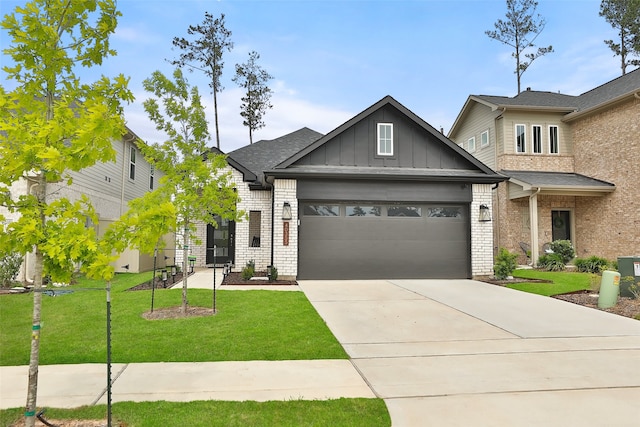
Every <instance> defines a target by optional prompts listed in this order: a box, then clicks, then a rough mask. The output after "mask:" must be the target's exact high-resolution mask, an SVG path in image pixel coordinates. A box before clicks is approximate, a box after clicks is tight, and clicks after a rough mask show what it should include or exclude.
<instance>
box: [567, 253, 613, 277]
mask: <svg viewBox="0 0 640 427" xmlns="http://www.w3.org/2000/svg"><path fill="white" fill-rule="evenodd" d="M573 263H574V264H575V266H576V268H577V269H578V271H579V272H581V273H600V272H601V271H602V270H605V269H606V268H607V266H608V265H609V261H608V260H606V259H604V258H600V257H598V256H595V255H594V256H590V257H589V258H576V259H575V261H574V262H573Z"/></svg>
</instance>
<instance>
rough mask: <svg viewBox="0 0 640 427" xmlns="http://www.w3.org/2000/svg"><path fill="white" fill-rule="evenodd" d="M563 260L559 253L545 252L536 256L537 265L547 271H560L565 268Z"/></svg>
mask: <svg viewBox="0 0 640 427" xmlns="http://www.w3.org/2000/svg"><path fill="white" fill-rule="evenodd" d="M565 266H566V265H565V262H564V260H563V258H562V256H561V255H560V254H556V253H552V254H545V255H542V256H541V257H540V258H538V267H540V268H542V269H544V270H547V271H562V270H564V269H565Z"/></svg>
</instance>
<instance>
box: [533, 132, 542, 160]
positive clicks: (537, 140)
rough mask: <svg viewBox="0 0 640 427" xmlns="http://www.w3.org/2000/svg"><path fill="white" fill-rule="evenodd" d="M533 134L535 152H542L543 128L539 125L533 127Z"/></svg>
mask: <svg viewBox="0 0 640 427" xmlns="http://www.w3.org/2000/svg"><path fill="white" fill-rule="evenodd" d="M531 131H532V134H533V152H534V153H536V154H540V153H542V128H541V127H540V126H538V125H534V126H532V127H531Z"/></svg>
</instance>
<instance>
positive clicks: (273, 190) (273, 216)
mask: <svg viewBox="0 0 640 427" xmlns="http://www.w3.org/2000/svg"><path fill="white" fill-rule="evenodd" d="M274 184H275V182H274V183H273V184H271V266H272V267H273V261H274V250H275V243H274V239H275V228H276V222H275V220H276V213H275V208H276V187H275V185H274Z"/></svg>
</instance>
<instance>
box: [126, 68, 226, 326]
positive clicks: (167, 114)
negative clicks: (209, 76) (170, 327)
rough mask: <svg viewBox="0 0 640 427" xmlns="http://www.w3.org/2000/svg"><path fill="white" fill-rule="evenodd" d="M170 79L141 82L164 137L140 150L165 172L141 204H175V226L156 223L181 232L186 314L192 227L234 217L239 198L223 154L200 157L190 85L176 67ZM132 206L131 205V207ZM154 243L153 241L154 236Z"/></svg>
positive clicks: (200, 111)
mask: <svg viewBox="0 0 640 427" xmlns="http://www.w3.org/2000/svg"><path fill="white" fill-rule="evenodd" d="M173 78H174V80H173V81H172V80H170V79H168V78H167V77H165V76H164V75H163V74H162V73H161V72H159V71H156V72H154V73H153V75H152V76H151V77H150V78H148V79H146V80H145V81H144V88H145V90H146V91H148V92H150V93H152V94H153V95H154V98H150V99H148V100H146V101H145V102H144V108H145V111H146V112H147V114H148V115H149V118H150V119H151V120H152V121H153V122H154V123H155V124H156V129H158V130H161V131H163V132H164V133H166V134H167V135H168V139H167V140H166V141H165V142H163V143H161V144H148V145H146V144H140V151H141V152H142V153H143V154H144V156H145V157H146V158H147V160H148V161H149V162H150V163H151V164H153V165H155V166H156V167H157V168H158V169H159V170H162V171H164V172H165V176H163V177H162V179H161V180H160V186H159V188H158V189H156V190H154V191H153V192H152V193H149V194H148V195H147V198H155V200H156V202H154V203H144V202H141V204H142V206H145V205H146V206H150V205H154V204H159V203H160V202H164V203H171V204H172V205H173V206H174V207H175V214H176V218H175V222H174V223H173V224H175V226H174V227H175V228H174V229H173V230H166V229H163V228H162V227H158V229H157V231H158V236H160V235H162V234H165V233H166V232H167V231H176V233H177V234H181V235H182V271H183V272H185V274H184V276H183V277H184V280H183V281H182V313H183V314H186V312H187V304H188V302H187V281H188V277H187V275H186V272H187V259H188V255H189V244H190V242H191V241H197V237H196V233H195V231H196V230H194V229H193V226H194V225H195V224H196V223H197V222H205V223H208V224H211V225H213V226H216V225H217V224H216V221H215V219H214V216H215V215H219V216H220V217H221V218H225V219H230V220H235V219H236V217H237V213H236V203H237V201H238V196H237V193H236V191H235V188H234V186H233V183H232V182H231V173H230V172H226V171H224V170H223V169H224V168H225V167H226V165H227V162H226V160H225V157H224V156H223V155H210V156H208V157H207V158H206V159H205V158H203V155H204V154H205V153H206V152H207V151H208V150H207V147H206V142H207V141H208V140H209V131H208V130H207V121H206V119H205V114H204V107H203V106H202V104H201V102H200V95H199V94H198V89H197V88H196V87H193V88H192V87H190V86H189V84H188V82H187V81H186V80H185V78H184V76H183V74H182V71H180V69H179V68H178V69H176V70H175V71H174V73H173ZM133 209H134V208H133V207H132V210H133ZM156 241H157V239H156Z"/></svg>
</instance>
